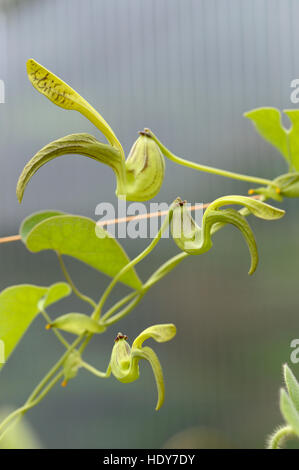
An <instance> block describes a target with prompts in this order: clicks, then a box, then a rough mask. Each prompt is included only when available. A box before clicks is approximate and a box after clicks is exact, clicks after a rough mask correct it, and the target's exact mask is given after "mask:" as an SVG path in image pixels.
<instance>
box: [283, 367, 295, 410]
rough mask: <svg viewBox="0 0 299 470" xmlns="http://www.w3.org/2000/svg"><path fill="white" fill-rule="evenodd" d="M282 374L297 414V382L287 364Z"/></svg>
mask: <svg viewBox="0 0 299 470" xmlns="http://www.w3.org/2000/svg"><path fill="white" fill-rule="evenodd" d="M283 372H284V380H285V383H286V386H287V388H288V392H289V395H290V398H291V400H292V402H293V404H294V406H295V407H296V410H297V412H298V413H299V383H298V382H297V380H296V377H295V376H294V374H293V372H292V371H291V369H290V368H289V367H288V365H287V364H285V365H284V367H283Z"/></svg>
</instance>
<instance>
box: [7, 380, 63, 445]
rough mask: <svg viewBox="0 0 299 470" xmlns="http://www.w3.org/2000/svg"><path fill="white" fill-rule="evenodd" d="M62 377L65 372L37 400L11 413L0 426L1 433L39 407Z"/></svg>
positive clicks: (52, 381)
mask: <svg viewBox="0 0 299 470" xmlns="http://www.w3.org/2000/svg"><path fill="white" fill-rule="evenodd" d="M62 376H63V371H61V372H59V374H57V375H56V377H54V379H52V380H51V382H50V383H49V384H48V385H47V387H45V388H44V390H43V392H42V393H40V395H39V396H38V397H37V398H36V399H35V400H32V401H31V402H30V403H28V402H26V403H25V405H23V406H21V407H20V408H18V409H17V410H15V411H13V412H12V413H10V415H8V416H7V418H5V419H4V421H2V423H1V425H0V433H1V431H2V430H3V429H4V428H5V427H6V426H7V425H8V424H9V423H10V422H11V421H12V420H14V419H16V418H18V417H21V415H24V414H25V413H26V412H27V411H28V410H30V409H31V408H33V407H34V406H36V405H38V404H39V403H40V402H41V401H42V399H43V398H44V397H45V396H46V395H47V394H48V393H49V391H50V390H51V389H52V388H53V387H54V385H55V384H56V383H57V382H58V380H59V379H60V378H61V377H62ZM13 424H15V421H13V422H12V423H11V425H10V426H9V427H7V428H6V429H4V431H3V432H2V434H0V440H1V439H2V438H3V437H4V435H5V434H6V433H7V431H8V430H9V429H10V427H11V426H12V425H13Z"/></svg>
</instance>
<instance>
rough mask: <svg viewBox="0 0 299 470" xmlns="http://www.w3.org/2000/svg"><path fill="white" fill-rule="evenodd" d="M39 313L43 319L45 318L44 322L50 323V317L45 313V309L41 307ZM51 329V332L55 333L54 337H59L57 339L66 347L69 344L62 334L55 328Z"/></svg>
mask: <svg viewBox="0 0 299 470" xmlns="http://www.w3.org/2000/svg"><path fill="white" fill-rule="evenodd" d="M40 313H41V314H42V316H43V317H44V319H45V320H46V322H47V323H48V324H49V323H52V320H51V318H50V317H49V315H48V314H47V312H46V310H44V309H41V311H40ZM52 330H53V333H54V334H55V336H56V338H58V339H59V341H60V342H61V343H62V344H63V345H64V346H65V347H66V348H69V347H70V344H69V343H68V342H67V340H66V339H65V338H64V337H63V335H62V334H61V333H60V332H59V331H58V330H57V329H56V328H52Z"/></svg>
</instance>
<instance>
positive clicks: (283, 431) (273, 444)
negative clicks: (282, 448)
mask: <svg viewBox="0 0 299 470" xmlns="http://www.w3.org/2000/svg"><path fill="white" fill-rule="evenodd" d="M293 435H295V432H294V430H293V428H291V426H284V427H283V428H280V429H278V431H276V433H275V434H273V436H271V438H270V442H269V446H268V448H269V449H279V443H280V441H281V440H282V439H285V438H287V437H291V436H293Z"/></svg>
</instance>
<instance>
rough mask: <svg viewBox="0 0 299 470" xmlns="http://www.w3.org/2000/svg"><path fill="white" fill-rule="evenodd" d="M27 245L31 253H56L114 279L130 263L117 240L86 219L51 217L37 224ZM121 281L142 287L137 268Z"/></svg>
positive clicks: (133, 286) (72, 216)
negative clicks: (76, 260) (80, 262)
mask: <svg viewBox="0 0 299 470" xmlns="http://www.w3.org/2000/svg"><path fill="white" fill-rule="evenodd" d="M28 223H29V222H28ZM24 242H25V244H26V246H27V248H28V249H29V250H30V251H32V252H39V251H42V250H55V251H57V252H58V253H60V254H61V255H68V256H72V257H73V258H76V259H78V260H80V261H82V262H83V263H86V264H88V265H89V266H91V267H93V268H95V269H97V270H99V271H101V272H103V273H105V274H107V275H108V276H111V277H114V276H116V274H118V273H119V271H120V270H121V269H122V268H123V267H124V266H126V265H127V264H128V263H129V261H130V260H129V258H128V256H127V255H126V253H125V251H124V250H123V248H122V247H121V246H120V245H119V243H118V242H117V240H115V238H113V237H112V236H111V235H110V234H109V233H108V232H107V231H106V230H104V229H103V228H101V227H99V226H97V225H96V223H95V221H94V220H92V219H88V218H87V217H80V216H74V215H60V216H54V217H50V218H48V219H46V220H43V221H41V222H40V223H38V224H36V225H35V226H34V227H33V229H32V230H31V231H30V232H29V233H27V236H26V238H25V240H24ZM120 281H121V282H123V283H124V284H126V285H128V286H129V287H132V288H133V289H141V287H142V283H141V281H140V279H139V277H138V275H137V273H136V271H135V269H134V268H131V269H130V270H129V271H128V272H127V273H125V274H124V276H122V277H121V279H120Z"/></svg>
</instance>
